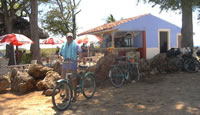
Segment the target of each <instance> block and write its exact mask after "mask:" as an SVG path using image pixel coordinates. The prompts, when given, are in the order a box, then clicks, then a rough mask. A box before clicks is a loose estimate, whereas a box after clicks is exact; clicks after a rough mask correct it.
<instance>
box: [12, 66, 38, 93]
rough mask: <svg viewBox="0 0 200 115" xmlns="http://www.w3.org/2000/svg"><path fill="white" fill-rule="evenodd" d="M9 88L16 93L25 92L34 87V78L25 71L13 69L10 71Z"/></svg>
mask: <svg viewBox="0 0 200 115" xmlns="http://www.w3.org/2000/svg"><path fill="white" fill-rule="evenodd" d="M10 80H11V90H12V91H14V92H18V93H27V92H29V91H33V90H34V89H35V79H34V78H33V77H32V76H30V75H29V74H28V73H27V72H20V71H17V70H16V69H13V70H12V72H11V77H10Z"/></svg>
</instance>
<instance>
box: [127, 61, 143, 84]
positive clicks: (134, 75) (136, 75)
mask: <svg viewBox="0 0 200 115" xmlns="http://www.w3.org/2000/svg"><path fill="white" fill-rule="evenodd" d="M130 67H131V69H130V71H129V75H130V77H131V80H132V81H139V80H140V72H139V69H138V68H139V67H138V65H137V64H131V66H130Z"/></svg>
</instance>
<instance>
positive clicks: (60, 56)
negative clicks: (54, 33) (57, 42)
mask: <svg viewBox="0 0 200 115" xmlns="http://www.w3.org/2000/svg"><path fill="white" fill-rule="evenodd" d="M62 50H63V46H62V47H61V48H60V50H59V53H58V55H59V59H60V60H61V61H63V57H62Z"/></svg>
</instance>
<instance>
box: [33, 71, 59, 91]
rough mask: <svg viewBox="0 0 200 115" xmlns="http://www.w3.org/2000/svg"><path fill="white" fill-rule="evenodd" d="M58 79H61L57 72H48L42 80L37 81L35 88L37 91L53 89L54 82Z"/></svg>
mask: <svg viewBox="0 0 200 115" xmlns="http://www.w3.org/2000/svg"><path fill="white" fill-rule="evenodd" d="M59 79H61V76H60V75H59V74H58V73H57V72H55V71H48V72H47V73H46V76H45V78H44V80H42V81H39V82H38V83H37V85H36V86H37V88H38V89H39V90H42V89H45V90H47V89H53V88H54V87H55V86H56V81H58V80H59Z"/></svg>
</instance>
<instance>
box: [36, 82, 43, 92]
mask: <svg viewBox="0 0 200 115" xmlns="http://www.w3.org/2000/svg"><path fill="white" fill-rule="evenodd" d="M43 84H44V83H43V80H39V81H38V82H37V83H36V87H37V89H38V90H43V89H45V87H44V85H43Z"/></svg>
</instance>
